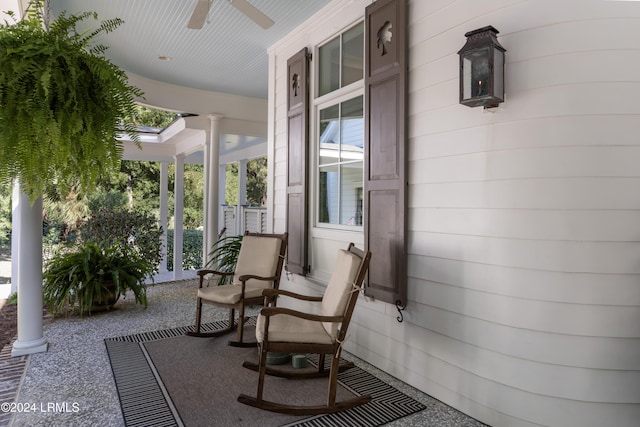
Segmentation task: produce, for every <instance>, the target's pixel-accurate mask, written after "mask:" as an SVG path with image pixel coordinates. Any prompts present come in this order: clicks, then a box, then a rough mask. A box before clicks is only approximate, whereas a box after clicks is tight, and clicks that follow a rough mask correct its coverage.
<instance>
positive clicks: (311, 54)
mask: <svg viewBox="0 0 640 427" xmlns="http://www.w3.org/2000/svg"><path fill="white" fill-rule="evenodd" d="M306 57H307V60H308V61H311V60H312V59H313V53H311V52H307V55H306Z"/></svg>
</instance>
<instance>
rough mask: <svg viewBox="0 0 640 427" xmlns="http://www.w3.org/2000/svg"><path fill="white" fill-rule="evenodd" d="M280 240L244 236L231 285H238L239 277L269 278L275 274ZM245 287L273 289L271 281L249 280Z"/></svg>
mask: <svg viewBox="0 0 640 427" xmlns="http://www.w3.org/2000/svg"><path fill="white" fill-rule="evenodd" d="M281 245H282V239H279V238H277V237H262V236H244V237H243V238H242V245H240V253H239V254H238V261H237V263H236V271H235V274H234V276H233V283H234V284H240V276H242V275H245V274H253V275H256V276H262V277H271V276H273V275H275V274H276V269H277V268H278V258H279V257H280V246H281ZM247 287H252V288H256V287H257V288H262V289H267V288H271V287H273V281H264V280H255V279H250V280H248V281H247Z"/></svg>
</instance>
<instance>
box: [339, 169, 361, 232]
mask: <svg viewBox="0 0 640 427" xmlns="http://www.w3.org/2000/svg"><path fill="white" fill-rule="evenodd" d="M363 164H364V163H363V162H353V163H347V164H344V165H342V166H341V174H340V181H341V182H340V224H343V225H362V176H363Z"/></svg>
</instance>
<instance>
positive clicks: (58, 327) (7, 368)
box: [0, 272, 484, 427]
mask: <svg viewBox="0 0 640 427" xmlns="http://www.w3.org/2000/svg"><path fill="white" fill-rule="evenodd" d="M185 273H186V275H185V277H186V279H185V280H181V281H177V282H168V283H158V282H159V281H161V280H166V279H167V278H166V277H164V278H163V277H159V278H158V279H159V280H158V279H157V280H156V284H155V285H153V286H151V287H149V289H148V299H149V307H148V308H147V309H144V308H143V307H142V306H140V305H136V304H135V301H134V299H133V297H132V296H130V297H128V298H125V299H121V300H120V301H119V302H118V304H117V305H116V308H115V309H114V310H112V311H111V312H106V313H101V314H98V315H93V316H90V317H84V318H80V317H77V316H69V317H66V318H65V317H60V318H55V319H53V318H48V319H47V320H46V321H45V325H44V335H45V337H46V339H47V341H48V343H49V349H48V351H47V352H45V353H38V354H32V355H29V356H22V357H14V358H12V357H10V346H5V347H4V349H3V350H2V352H0V404H2V403H5V402H13V403H14V409H18V407H21V408H22V411H21V412H14V413H9V414H7V413H3V412H2V411H0V427H4V426H16V427H17V426H19V427H22V426H65V427H73V426H87V425H99V426H123V425H124V420H123V417H122V412H121V409H120V402H119V400H118V396H117V391H116V387H115V383H114V380H113V375H112V373H111V368H110V364H109V360H108V356H107V352H106V348H105V345H104V338H108V337H117V336H122V335H130V334H135V333H141V332H150V331H156V330H160V329H169V328H174V327H178V326H185V325H189V324H191V323H192V322H193V317H194V313H195V292H196V288H197V282H196V280H194V279H193V277H194V276H195V273H194V272H185ZM203 312H204V316H203V322H212V321H216V320H223V319H226V317H227V311H226V310H220V309H216V308H215V307H211V306H207V307H206V308H205V310H203ZM249 314H252V313H249ZM254 314H255V313H254ZM344 357H345V358H346V359H350V360H354V362H355V363H356V364H357V365H358V366H360V367H361V368H363V369H365V370H367V371H369V372H370V373H372V374H373V375H374V376H376V377H379V378H381V379H382V380H383V381H386V382H388V383H390V384H391V385H393V386H394V387H396V388H398V389H399V390H400V391H402V392H404V393H405V394H407V395H409V396H411V397H413V398H414V399H416V400H418V401H420V402H422V403H424V404H425V405H427V409H426V410H424V411H421V412H419V413H417V414H414V415H412V416H409V417H405V418H403V419H400V420H397V421H394V422H392V423H390V424H388V426H390V427H400V426H456V427H458V426H474V427H475V426H484V424H482V423H480V422H478V421H477V420H475V419H473V418H470V417H467V416H466V415H464V414H462V413H460V412H458V411H456V410H454V409H452V408H450V407H448V406H446V405H445V404H443V403H441V402H439V401H437V400H435V399H433V398H432V397H430V396H428V395H426V394H424V393H422V392H420V391H418V390H416V389H415V388H413V387H411V386H409V385H407V384H405V383H403V382H401V381H399V380H397V379H395V378H393V377H391V376H389V375H387V374H385V373H384V372H382V371H380V370H378V369H376V368H374V367H373V366H371V365H369V364H367V363H365V362H362V361H360V360H359V359H357V358H355V357H353V356H351V355H349V354H348V353H346V354H344ZM18 405H21V406H18Z"/></svg>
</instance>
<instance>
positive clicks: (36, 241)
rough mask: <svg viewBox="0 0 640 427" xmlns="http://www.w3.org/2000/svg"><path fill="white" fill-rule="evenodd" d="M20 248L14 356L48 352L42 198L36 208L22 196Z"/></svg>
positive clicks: (19, 208) (19, 207)
mask: <svg viewBox="0 0 640 427" xmlns="http://www.w3.org/2000/svg"><path fill="white" fill-rule="evenodd" d="M18 211H19V213H20V227H19V228H20V230H19V236H18V238H19V239H20V244H19V248H18V254H17V255H18V278H19V279H18V295H19V297H18V339H17V340H16V341H15V342H14V343H13V348H12V350H11V356H22V355H25V354H32V353H41V352H43V351H47V346H48V344H47V340H46V339H45V338H44V334H43V327H42V325H43V323H42V303H43V298H42V197H39V198H38V199H37V200H36V201H35V202H34V203H33V205H31V204H30V203H29V197H28V196H27V195H26V194H24V193H22V192H20V197H19V201H18Z"/></svg>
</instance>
